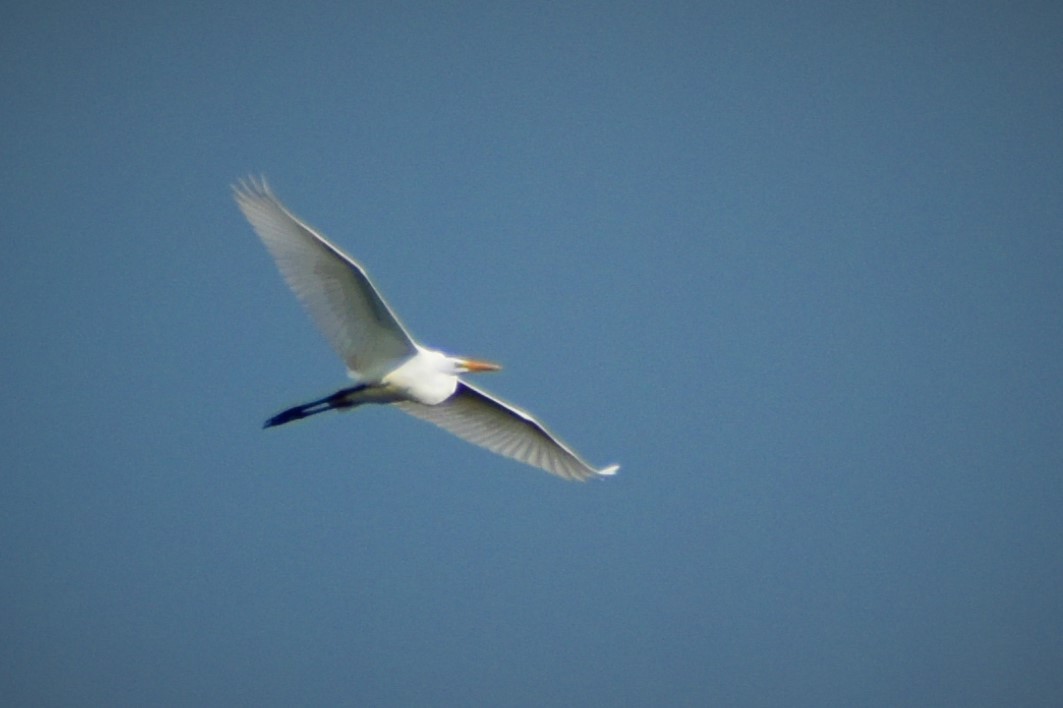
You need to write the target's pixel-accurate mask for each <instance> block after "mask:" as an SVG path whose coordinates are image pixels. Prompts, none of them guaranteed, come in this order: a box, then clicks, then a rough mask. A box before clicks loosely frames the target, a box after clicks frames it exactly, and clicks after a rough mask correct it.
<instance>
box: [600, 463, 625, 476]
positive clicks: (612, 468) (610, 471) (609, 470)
mask: <svg viewBox="0 0 1063 708" xmlns="http://www.w3.org/2000/svg"><path fill="white" fill-rule="evenodd" d="M619 469H620V465H609V466H608V467H603V468H602V469H600V470H598V476H599V477H612V476H613V475H614V474H616V473H617V470H619Z"/></svg>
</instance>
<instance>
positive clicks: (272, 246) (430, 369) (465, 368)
mask: <svg viewBox="0 0 1063 708" xmlns="http://www.w3.org/2000/svg"><path fill="white" fill-rule="evenodd" d="M235 193H236V201H237V204H238V205H239V206H240V209H241V211H243V213H244V215H245V216H246V217H247V219H248V221H250V222H251V225H252V226H253V227H254V229H255V232H256V233H257V234H258V235H259V237H260V238H261V239H262V242H263V243H264V244H265V245H266V248H267V249H268V250H269V251H270V253H271V254H272V256H273V258H274V260H276V262H277V267H278V268H279V269H280V271H281V273H282V274H283V275H284V277H285V280H287V282H288V285H289V286H290V287H291V288H292V290H293V291H294V292H295V294H296V295H297V296H298V297H299V299H300V300H301V301H302V302H303V304H304V305H305V306H306V307H307V309H308V310H309V311H310V314H311V316H312V317H313V318H314V320H315V322H316V323H317V325H318V327H319V328H320V329H321V330H322V332H324V334H325V336H326V338H327V339H328V340H329V341H330V342H331V343H332V345H333V348H334V349H336V351H337V353H338V354H339V355H340V357H341V358H343V360H344V362H345V363H346V364H347V370H348V374H349V375H350V377H351V378H352V379H353V381H354V385H353V386H349V387H347V388H343V389H340V390H339V391H337V392H335V393H333V394H331V395H329V396H326V397H325V398H322V399H319V400H316V401H312V402H310V403H305V404H302V405H299V406H295V407H293V408H289V409H288V410H286V411H283V412H281V413H279V414H277V415H276V416H274V417H273V418H270V419H269V420H268V421H266V427H272V426H275V425H282V424H284V423H289V422H291V421H293V420H299V419H301V418H305V417H307V416H310V415H314V414H317V413H323V412H325V411H328V410H345V409H350V408H353V407H355V406H358V405H362V404H364V403H383V404H394V405H395V406H396V407H398V408H400V409H401V410H403V411H405V412H406V413H409V414H410V415H413V416H415V417H418V418H422V419H424V420H427V421H429V422H431V423H434V424H436V425H438V426H440V427H441V428H443V429H445V430H448V431H450V432H451V433H453V434H455V435H457V436H458V437H461V438H464V439H465V440H468V441H469V442H472V443H474V444H477V445H480V446H483V447H486V448H487V449H489V450H492V451H494V452H497V453H499V454H501V455H505V456H507V457H512V458H514V459H516V460H519V461H521V462H524V463H527V464H530V465H533V466H535V467H539V468H542V469H544V470H546V471H548V472H551V473H553V474H556V475H558V476H560V477H564V478H566V479H575V480H585V479H590V478H592V477H600V476H607V475H611V474H614V473H615V472H616V470H617V469H618V466H617V465H613V466H611V467H606V468H602V469H596V468H594V467H591V466H590V465H588V464H587V463H586V462H584V461H583V460H582V459H581V458H580V457H579V456H578V455H577V454H576V453H575V452H573V451H572V450H571V449H569V448H568V447H567V446H565V445H564V443H562V442H561V441H560V440H558V439H557V438H556V437H554V436H553V435H552V434H551V433H549V432H548V431H547V430H546V429H545V428H544V427H543V425H542V424H541V423H539V421H538V420H536V419H535V418H534V417H532V416H531V415H530V414H528V413H526V412H524V411H522V410H520V409H518V408H515V407H513V406H511V405H509V404H508V403H504V402H503V401H501V400H499V399H497V398H494V397H493V396H491V395H490V394H487V393H486V392H484V391H481V390H479V389H477V388H475V387H473V386H472V385H470V384H469V383H467V382H465V381H463V380H462V378H461V374H464V373H476V372H486V371H497V370H498V369H500V368H501V367H499V366H498V365H496V364H491V363H489V362H484V361H478V360H475V359H466V358H461V357H454V356H449V355H447V354H444V353H442V352H440V351H436V350H433V349H427V348H425V347H422V346H421V345H420V344H418V343H417V342H415V341H414V340H413V338H412V337H411V336H410V335H409V333H408V332H407V331H406V329H405V328H404V327H403V326H402V324H401V323H400V322H399V320H398V318H397V317H396V316H395V314H394V313H393V312H392V310H391V308H390V307H388V305H387V303H386V302H385V301H384V299H383V298H382V297H381V296H380V293H379V292H378V291H377V290H376V288H375V287H374V286H373V284H372V282H371V281H370V280H369V276H368V275H366V272H365V270H364V269H363V268H362V267H361V266H360V265H359V264H358V263H357V262H356V261H355V260H353V259H352V258H350V257H349V256H347V255H346V254H344V253H343V252H342V251H340V250H339V249H338V248H336V246H334V245H333V244H332V243H330V242H329V241H328V240H327V239H325V237H324V236H322V235H321V234H319V233H317V232H316V231H314V230H313V229H311V228H310V227H309V226H307V225H306V224H304V223H302V222H301V221H299V220H298V219H297V218H296V217H295V216H293V215H292V214H291V212H289V211H288V210H287V209H286V208H285V207H284V206H283V205H282V204H281V203H280V201H278V200H277V198H276V197H275V196H273V193H272V192H271V191H270V190H269V188H268V187H267V186H266V185H265V183H264V182H260V181H255V180H250V181H248V182H244V183H241V184H239V185H237V187H236V188H235Z"/></svg>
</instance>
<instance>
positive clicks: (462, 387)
mask: <svg viewBox="0 0 1063 708" xmlns="http://www.w3.org/2000/svg"><path fill="white" fill-rule="evenodd" d="M395 405H396V406H397V407H399V408H400V409H402V410H403V411H404V412H406V413H409V414H410V415H412V416H415V417H417V418H421V419H422V420H427V421H428V422H429V423H434V424H435V425H438V426H439V427H441V428H443V429H444V430H446V431H448V432H450V433H453V434H454V435H457V436H458V437H459V438H462V439H463V440H467V441H468V442H471V443H473V444H474V445H479V446H481V447H484V448H487V449H488V450H491V451H492V452H496V453H498V454H500V455H504V456H506V457H511V458H513V459H515V460H518V461H520V462H523V463H525V464H528V465H531V466H533V467H538V468H540V469H543V470H546V471H547V472H550V473H551V474H555V475H557V476H558V477H563V478H565V479H570V480H578V481H581V482H582V481H585V480H588V479H591V478H593V477H601V476H608V475H612V474H615V473H616V471H617V469H619V467H618V466H617V465H612V466H610V467H605V468H602V469H596V468H594V467H591V466H590V465H589V464H587V463H586V462H585V461H584V460H583V459H582V458H581V457H580V456H579V455H577V454H576V453H575V451H573V450H572V449H571V448H569V447H568V446H567V445H565V444H564V443H563V442H561V440H559V439H558V438H557V437H556V436H554V435H553V434H552V433H551V432H550V431H548V430H547V429H546V427H545V426H543V424H542V423H540V422H539V421H538V420H537V419H536V418H535V417H534V416H532V415H531V414H529V413H527V412H525V411H523V410H521V409H519V408H516V407H513V406H511V405H509V404H508V403H505V402H503V401H501V400H499V399H497V398H494V397H493V396H491V395H490V394H488V393H485V392H484V391H481V390H479V389H477V388H475V387H473V386H470V385H469V384H468V383H466V382H464V381H459V382H458V388H457V390H456V391H455V392H454V395H452V396H451V397H450V398H448V399H447V400H445V401H443V402H442V403H440V404H438V405H434V406H429V405H425V404H423V403H417V402H415V401H399V402H397V403H395Z"/></svg>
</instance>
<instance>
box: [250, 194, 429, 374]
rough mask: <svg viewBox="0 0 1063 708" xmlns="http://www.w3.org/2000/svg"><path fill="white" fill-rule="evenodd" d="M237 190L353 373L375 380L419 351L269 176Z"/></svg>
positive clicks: (364, 278) (351, 265)
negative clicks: (283, 200)
mask: <svg viewBox="0 0 1063 708" xmlns="http://www.w3.org/2000/svg"><path fill="white" fill-rule="evenodd" d="M233 191H234V192H235V196H236V203H237V204H238V205H239V206H240V210H241V211H242V212H243V213H244V216H246V217H247V220H248V221H250V222H251V226H253V227H254V229H255V233H257V234H258V236H259V238H261V239H262V243H264V244H265V246H266V248H267V249H268V250H269V252H270V254H271V255H272V256H273V259H274V260H275V261H276V262H277V268H278V269H279V270H280V272H281V274H282V275H283V276H284V279H285V281H287V283H288V286H289V287H291V289H292V291H294V292H295V294H296V296H297V297H298V298H299V300H300V301H301V302H302V303H303V305H304V306H305V307H306V309H307V310H308V311H309V312H310V316H311V317H312V318H313V319H314V322H315V323H316V324H317V326H318V328H319V329H320V330H321V331H322V333H324V335H325V338H326V339H328V341H329V343H330V344H331V345H332V347H333V349H335V350H336V353H337V354H339V355H340V357H341V358H342V359H343V361H344V362H346V364H347V367H348V368H349V369H350V370H351V371H352V372H354V373H355V374H356V375H358V376H359V378H362V379H368V380H372V379H376V378H378V377H379V376H380V375H382V373H381V371H382V370H383V371H386V369H387V368H390V365H391V364H393V362H395V361H397V360H401V359H405V358H406V357H408V356H410V355H412V354H413V353H414V352H415V351H416V345H415V344H414V342H413V338H412V337H410V335H409V334H408V333H407V332H406V329H405V328H404V327H403V326H402V323H401V322H399V319H398V317H396V316H395V314H394V313H393V312H392V311H391V308H390V307H388V305H387V303H386V302H385V301H384V298H383V297H381V295H380V293H379V292H378V291H377V289H376V288H375V287H374V286H373V283H372V281H370V279H369V276H368V275H367V274H366V272H365V269H364V268H362V266H361V265H359V264H358V262H357V261H355V260H354V259H353V258H351V257H350V256H348V255H347V254H345V253H344V252H343V251H341V250H340V249H338V248H337V247H336V246H334V245H333V244H332V243H330V242H329V241H328V239H326V238H325V237H324V236H322V235H321V234H320V233H318V232H317V231H315V230H314V229H312V228H310V227H309V226H307V225H306V224H304V223H303V222H302V221H300V220H299V219H297V218H296V217H295V216H294V215H293V214H292V213H291V212H290V211H288V209H287V208H285V206H284V205H283V204H281V202H280V201H279V200H278V199H277V198H276V197H275V196H274V195H273V192H271V191H270V189H269V187H268V186H267V185H266V183H265V182H264V181H260V180H254V179H252V180H247V181H245V182H241V183H239V184H237V185H235V186H234V189H233Z"/></svg>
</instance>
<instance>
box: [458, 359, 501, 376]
mask: <svg viewBox="0 0 1063 708" xmlns="http://www.w3.org/2000/svg"><path fill="white" fill-rule="evenodd" d="M461 363H462V365H463V366H464V367H465V370H466V371H468V372H469V373H472V374H479V373H482V372H484V371H501V370H502V366H501V364H492V363H491V362H489V361H478V360H476V359H463V360H462V362H461Z"/></svg>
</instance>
